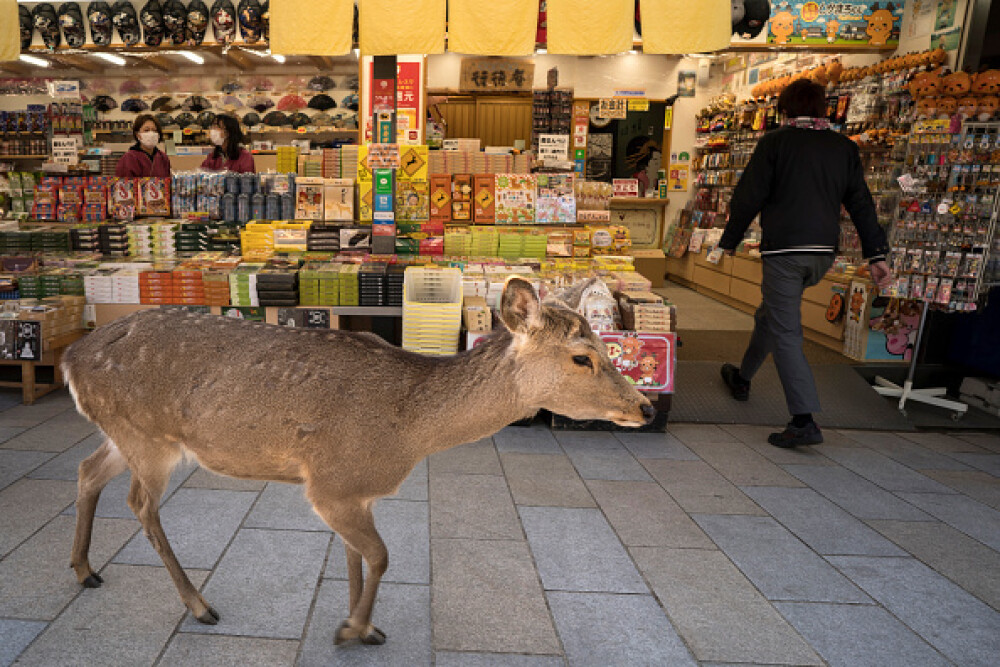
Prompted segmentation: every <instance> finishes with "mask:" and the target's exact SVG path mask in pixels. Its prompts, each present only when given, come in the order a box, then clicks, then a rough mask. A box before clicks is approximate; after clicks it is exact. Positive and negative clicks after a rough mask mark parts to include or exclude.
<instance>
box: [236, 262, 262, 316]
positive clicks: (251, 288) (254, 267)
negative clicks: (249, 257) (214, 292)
mask: <svg viewBox="0 0 1000 667" xmlns="http://www.w3.org/2000/svg"><path fill="white" fill-rule="evenodd" d="M263 268H264V264H262V263H256V262H245V263H243V264H240V265H239V266H238V267H236V269H235V270H234V271H233V272H232V273H230V274H229V301H230V303H232V305H234V306H259V305H260V303H259V302H258V299H257V272H258V271H260V270H261V269H263Z"/></svg>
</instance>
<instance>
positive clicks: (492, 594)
mask: <svg viewBox="0 0 1000 667" xmlns="http://www.w3.org/2000/svg"><path fill="white" fill-rule="evenodd" d="M431 552H432V555H433V557H432V559H431V563H432V568H433V570H432V576H431V582H432V583H431V618H432V619H433V624H434V634H433V637H434V648H435V650H438V651H478V652H487V653H488V652H495V653H533V654H549V655H553V654H554V655H560V654H561V653H562V651H561V649H560V646H559V640H558V639H557V638H556V631H555V628H554V627H553V625H552V618H551V617H550V616H549V610H548V607H547V606H546V601H545V594H544V593H543V592H542V587H541V585H540V583H539V581H538V573H537V572H536V571H535V566H534V563H533V562H532V558H531V553H530V552H529V551H528V544H527V542H523V541H517V542H515V541H506V540H439V539H435V540H432V541H431ZM383 629H385V628H383ZM390 634H391V631H390Z"/></svg>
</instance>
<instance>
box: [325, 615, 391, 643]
mask: <svg viewBox="0 0 1000 667" xmlns="http://www.w3.org/2000/svg"><path fill="white" fill-rule="evenodd" d="M352 639H357V640H359V641H360V642H361V643H362V644H368V645H370V646H377V645H379V644H384V643H385V633H384V632H382V631H381V630H379V629H378V628H376V627H375V626H374V625H369V626H368V628H367V629H366V630H361V631H359V630H358V629H357V628H355V627H354V626H352V625H351V622H350V621H344V622H343V623H341V624H340V627H339V628H337V634H336V635H335V636H334V638H333V643H334V644H336V645H337V646H340V645H341V644H343V643H344V642H347V641H350V640H352Z"/></svg>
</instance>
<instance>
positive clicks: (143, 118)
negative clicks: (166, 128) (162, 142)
mask: <svg viewBox="0 0 1000 667" xmlns="http://www.w3.org/2000/svg"><path fill="white" fill-rule="evenodd" d="M147 121H152V122H153V125H155V126H156V133H157V134H159V135H160V139H163V128H162V127H160V121H158V120H156V117H155V116H153V115H152V114H148V113H144V114H140V115H138V116H136V118H135V122H133V123H132V137H133V138H135V140H136V141H139V130H141V129H142V126H143V125H145V124H146V122H147Z"/></svg>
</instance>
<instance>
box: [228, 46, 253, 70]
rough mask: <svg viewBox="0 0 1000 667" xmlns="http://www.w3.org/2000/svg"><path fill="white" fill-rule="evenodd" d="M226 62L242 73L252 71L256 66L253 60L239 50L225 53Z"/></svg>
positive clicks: (230, 50)
mask: <svg viewBox="0 0 1000 667" xmlns="http://www.w3.org/2000/svg"><path fill="white" fill-rule="evenodd" d="M226 62H227V63H229V64H230V65H232V66H233V67H235V68H237V69H239V70H241V71H243V72H247V71H251V70H253V69H254V68H255V65H256V63H255V62H254V59H253V58H251V57H250V56H248V55H247V54H245V53H243V52H242V51H240V50H239V49H229V50H228V51H226Z"/></svg>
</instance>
